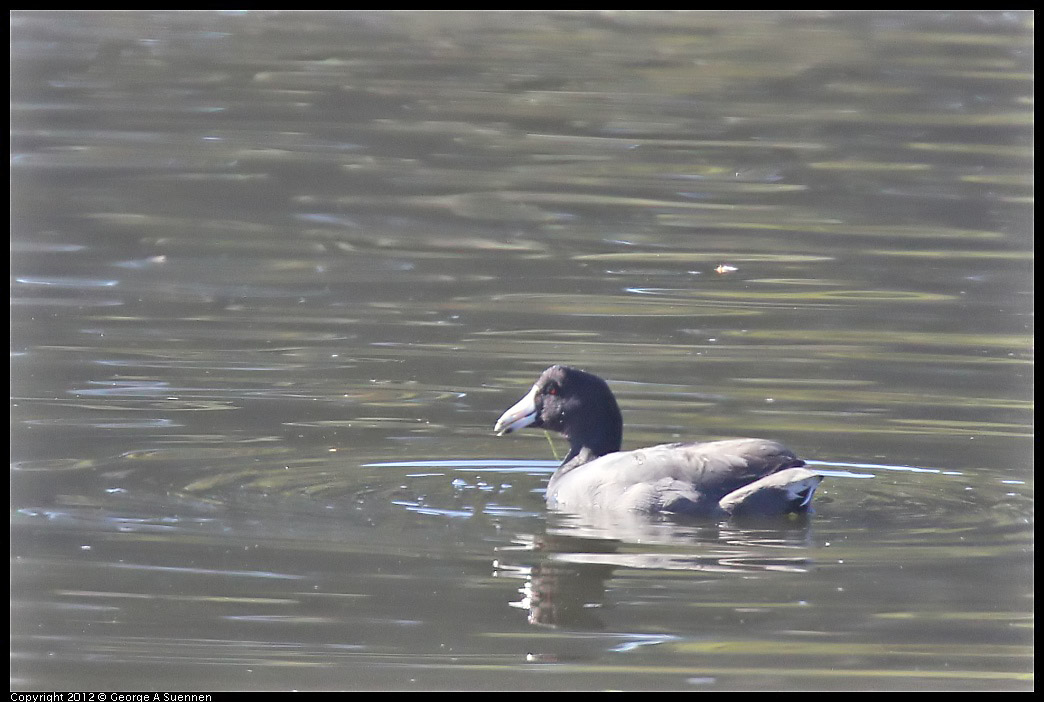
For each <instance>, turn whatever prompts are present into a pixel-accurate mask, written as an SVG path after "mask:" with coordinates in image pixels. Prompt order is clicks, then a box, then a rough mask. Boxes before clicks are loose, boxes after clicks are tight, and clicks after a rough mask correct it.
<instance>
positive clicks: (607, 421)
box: [558, 394, 623, 471]
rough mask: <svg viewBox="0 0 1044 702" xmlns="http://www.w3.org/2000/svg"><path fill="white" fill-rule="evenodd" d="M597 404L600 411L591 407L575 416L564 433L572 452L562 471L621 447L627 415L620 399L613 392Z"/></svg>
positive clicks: (560, 468)
mask: <svg viewBox="0 0 1044 702" xmlns="http://www.w3.org/2000/svg"><path fill="white" fill-rule="evenodd" d="M596 406H597V407H598V409H597V410H596V411H593V410H588V411H586V412H584V414H583V415H582V416H574V417H571V418H570V419H571V420H572V421H571V422H570V423H569V426H567V427H566V429H565V431H563V432H562V433H563V434H565V436H566V438H567V439H569V454H568V455H567V456H566V457H565V460H563V461H562V465H561V466H559V468H558V470H559V471H563V470H567V469H569V468H576V467H577V466H582V465H584V464H585V463H589V462H591V461H593V460H594V459H596V458H598V457H599V456H604V455H606V454H607V453H614V452H616V451H619V450H620V444H621V442H622V440H623V416H622V415H621V414H620V408H619V406H618V405H617V404H616V399H615V398H614V397H613V396H612V395H611V394H610V395H609V397H608V398H606V400H605V401H604V402H602V403H599V404H598V405H596Z"/></svg>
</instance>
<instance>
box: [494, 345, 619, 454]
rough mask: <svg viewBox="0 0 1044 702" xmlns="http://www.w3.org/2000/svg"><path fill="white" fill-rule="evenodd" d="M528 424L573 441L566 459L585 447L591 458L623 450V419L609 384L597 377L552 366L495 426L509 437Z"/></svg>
mask: <svg viewBox="0 0 1044 702" xmlns="http://www.w3.org/2000/svg"><path fill="white" fill-rule="evenodd" d="M523 427H537V428H541V429H549V430H551V431H557V432H559V433H560V434H562V435H563V436H565V437H566V438H567V439H569V444H570V446H571V447H572V451H570V455H569V457H567V458H566V461H569V460H570V459H571V458H572V457H574V456H576V455H577V454H578V453H579V452H580V451H582V450H584V449H586V451H584V454H585V458H586V460H590V459H591V458H595V457H598V456H603V455H605V454H607V453H612V452H613V451H619V450H620V441H621V438H622V436H623V417H622V416H621V415H620V408H619V406H618V405H617V404H616V398H615V397H613V393H612V391H611V390H609V386H608V385H607V384H606V382H605V381H604V380H602V379H601V378H599V377H598V376H597V375H592V374H591V373H587V372H585V371H582V370H579V369H577V368H570V367H568V366H551V367H550V368H548V369H547V370H545V371H544V372H543V373H541V374H540V378H538V379H537V381H536V383H535V384H534V385H533V388H532V389H531V390H530V391H529V393H528V394H527V395H526V396H525V397H523V398H522V399H521V400H519V401H518V402H517V403H515V405H514V406H512V407H511V409H509V410H508V411H507V412H505V413H504V414H503V415H502V416H501V417H500V419H498V420H497V423H496V425H495V426H494V427H493V430H494V431H495V432H497V434H500V435H503V434H510V433H511V432H513V431H515V430H516V429H521V428H523Z"/></svg>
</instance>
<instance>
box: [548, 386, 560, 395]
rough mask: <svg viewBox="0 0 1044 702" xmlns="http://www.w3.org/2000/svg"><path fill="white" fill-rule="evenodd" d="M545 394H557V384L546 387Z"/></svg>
mask: <svg viewBox="0 0 1044 702" xmlns="http://www.w3.org/2000/svg"><path fill="white" fill-rule="evenodd" d="M547 394H548V395H557V394H558V386H557V385H552V386H551V387H549V388H548V389H547Z"/></svg>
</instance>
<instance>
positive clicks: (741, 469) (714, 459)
mask: <svg viewBox="0 0 1044 702" xmlns="http://www.w3.org/2000/svg"><path fill="white" fill-rule="evenodd" d="M523 427H537V428H543V429H550V430H552V431H557V432H559V433H561V434H562V435H564V436H565V437H566V438H567V439H568V440H569V447H570V448H569V454H568V455H567V456H566V457H565V460H564V461H562V465H560V466H559V467H558V470H556V471H555V473H554V475H552V476H551V481H550V482H549V483H548V485H547V504H548V506H549V507H551V508H553V509H557V510H561V511H566V512H581V513H583V512H590V511H600V510H621V509H623V510H632V511H637V512H672V513H679V514H687V515H693V516H698V517H711V516H718V517H721V516H726V515H735V516H752V515H782V514H786V513H788V512H804V511H806V510H807V509H808V506H809V503H811V502H812V494H813V493H814V492H815V490H816V487H817V486H818V485H819V482H820V481H821V480H822V477H821V476H819V475H816V474H815V473H813V472H812V471H810V470H807V469H806V468H803V467H802V466H804V465H805V462H804V461H802V460H801V459H800V458H798V457H796V456H795V455H794V454H793V453H791V452H790V450H789V449H787V448H786V447H784V446H782V445H781V444H778V443H776V442H775V441H768V440H765V439H730V440H726V441H709V442H705V443H698V442H697V443H685V444H662V445H659V446H650V447H649V448H643V449H638V450H636V451H620V439H621V436H622V435H623V417H621V415H620V408H619V407H618V406H617V404H616V398H615V397H613V393H612V391H611V390H609V386H608V385H607V384H606V382H605V381H604V380H602V379H601V378H599V377H598V376H596V375H592V374H591V373H587V372H585V371H582V370H578V369H576V368H569V367H567V366H551V367H550V368H548V369H547V370H546V371H544V372H543V373H542V374H541V375H540V378H539V379H538V380H537V382H536V384H535V385H534V386H533V389H532V390H530V391H529V393H528V394H527V395H526V396H525V397H523V398H522V399H521V400H519V401H518V402H517V403H516V404H515V405H514V406H513V407H512V408H511V409H509V410H508V411H507V412H505V413H504V414H503V415H502V416H501V417H500V419H498V420H497V423H496V426H494V427H493V430H494V431H495V432H497V434H499V435H504V434H510V433H511V432H513V431H515V430H516V429H521V428H523Z"/></svg>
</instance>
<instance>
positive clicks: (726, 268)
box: [714, 263, 739, 275]
mask: <svg viewBox="0 0 1044 702" xmlns="http://www.w3.org/2000/svg"><path fill="white" fill-rule="evenodd" d="M738 270H739V268H736V267H735V266H730V265H729V264H727V263H722V264H720V265H719V266H718V267H717V268H715V269H714V272H715V273H717V274H718V275H725V274H726V273H732V272H733V271H738Z"/></svg>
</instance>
